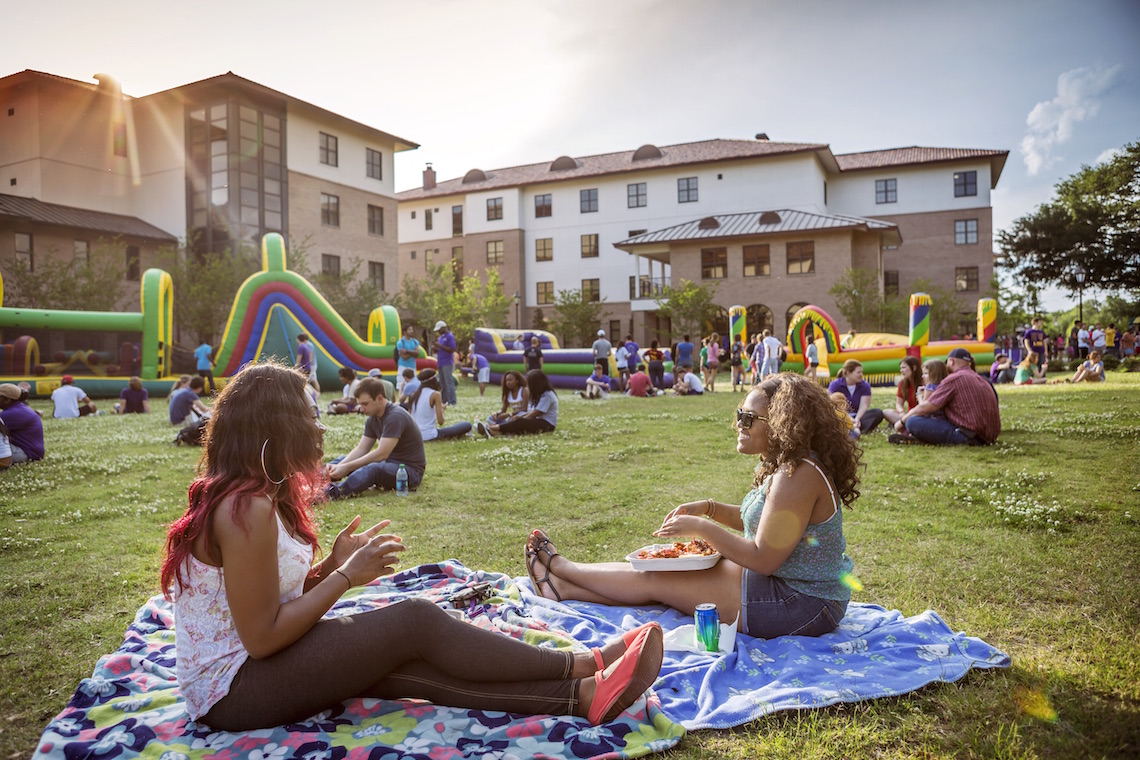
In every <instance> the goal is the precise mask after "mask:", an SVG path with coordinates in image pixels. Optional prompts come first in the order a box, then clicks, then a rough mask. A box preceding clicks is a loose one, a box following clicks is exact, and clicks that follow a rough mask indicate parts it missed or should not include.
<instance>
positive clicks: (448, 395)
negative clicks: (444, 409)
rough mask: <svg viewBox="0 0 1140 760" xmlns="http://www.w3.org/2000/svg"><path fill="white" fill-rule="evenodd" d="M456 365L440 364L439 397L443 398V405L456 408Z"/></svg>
mask: <svg viewBox="0 0 1140 760" xmlns="http://www.w3.org/2000/svg"><path fill="white" fill-rule="evenodd" d="M454 372H455V365H454V364H440V365H438V373H439V395H440V396H441V397H442V398H443V403H445V404H451V405H452V406H455V374H454Z"/></svg>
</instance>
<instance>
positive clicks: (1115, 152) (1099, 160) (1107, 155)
mask: <svg viewBox="0 0 1140 760" xmlns="http://www.w3.org/2000/svg"><path fill="white" fill-rule="evenodd" d="M1119 155H1120V148H1109V149H1108V150H1104V151H1101V154H1100V155H1099V156H1097V157H1096V158H1094V159H1093V166H1097V165H1099V164H1107V163H1108V162H1109V161H1111V160H1112V159H1114V158H1116V157H1117V156H1119Z"/></svg>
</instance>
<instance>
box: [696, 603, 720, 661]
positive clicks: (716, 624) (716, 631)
mask: <svg viewBox="0 0 1140 760" xmlns="http://www.w3.org/2000/svg"><path fill="white" fill-rule="evenodd" d="M693 617H694V622H695V623H696V629H697V646H699V647H704V649H705V651H708V652H719V651H720V613H719V612H717V611H716V605H715V604H708V603H706V604H698V605H697V611H696V614H695V615H694V616H693Z"/></svg>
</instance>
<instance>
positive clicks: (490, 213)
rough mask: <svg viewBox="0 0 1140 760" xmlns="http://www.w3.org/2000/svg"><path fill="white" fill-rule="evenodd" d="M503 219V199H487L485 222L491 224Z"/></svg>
mask: <svg viewBox="0 0 1140 760" xmlns="http://www.w3.org/2000/svg"><path fill="white" fill-rule="evenodd" d="M502 218H503V199H502V198H488V199H487V221H488V222H493V221H495V220H496V219H502Z"/></svg>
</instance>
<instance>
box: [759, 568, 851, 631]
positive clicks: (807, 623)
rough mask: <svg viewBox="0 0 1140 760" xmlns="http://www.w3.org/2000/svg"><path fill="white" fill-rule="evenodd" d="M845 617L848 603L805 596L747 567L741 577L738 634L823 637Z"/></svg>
mask: <svg viewBox="0 0 1140 760" xmlns="http://www.w3.org/2000/svg"><path fill="white" fill-rule="evenodd" d="M845 614H847V602H840V601H836V600H834V599H819V598H816V597H814V596H808V595H807V594H804V593H802V592H799V591H796V590H795V589H794V588H792V587H791V586H789V585H788V584H787V583H785V582H784V581H782V580H780V579H779V578H775V577H773V576H771V575H763V574H761V573H755V572H752V571H751V570H749V569H748V568H745V569H744V572H743V574H742V575H741V576H740V627H739V631H740V632H741V633H745V634H748V635H749V636H755V637H756V638H760V639H774V638H776V637H777V636H822V635H823V634H825V633H831V632H832V631H834V630H835V629H836V628H838V627H839V621H840V620H842V619H843V616H844V615H845Z"/></svg>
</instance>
